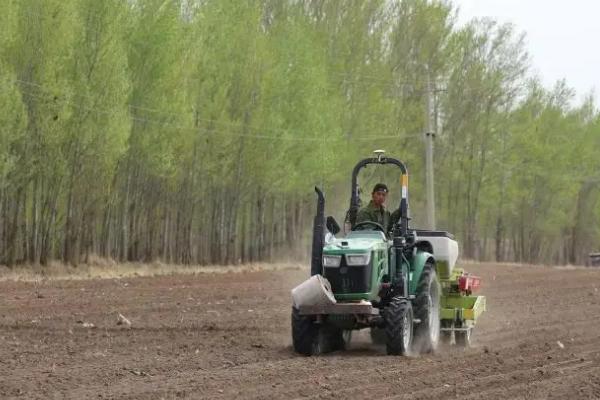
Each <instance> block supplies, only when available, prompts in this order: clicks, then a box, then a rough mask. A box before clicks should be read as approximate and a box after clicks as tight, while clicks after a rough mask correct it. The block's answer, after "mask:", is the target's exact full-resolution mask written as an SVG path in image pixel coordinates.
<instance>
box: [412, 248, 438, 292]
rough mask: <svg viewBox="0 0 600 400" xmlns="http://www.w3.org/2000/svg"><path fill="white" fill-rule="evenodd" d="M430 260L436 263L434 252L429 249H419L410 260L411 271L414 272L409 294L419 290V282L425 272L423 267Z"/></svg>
mask: <svg viewBox="0 0 600 400" xmlns="http://www.w3.org/2000/svg"><path fill="white" fill-rule="evenodd" d="M428 261H430V262H432V263H435V259H434V257H433V254H431V253H429V252H427V251H421V250H419V249H417V251H416V253H415V255H414V256H413V257H412V260H410V271H411V274H412V279H411V280H410V285H409V289H408V292H409V294H415V293H416V291H417V285H418V284H419V280H420V279H421V273H423V268H425V264H426V263H427V262H428Z"/></svg>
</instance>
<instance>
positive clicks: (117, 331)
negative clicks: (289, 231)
mask: <svg viewBox="0 0 600 400" xmlns="http://www.w3.org/2000/svg"><path fill="white" fill-rule="evenodd" d="M468 269H469V270H470V271H471V272H473V273H476V274H478V275H480V276H482V277H483V280H484V281H483V283H484V287H483V290H482V294H485V295H486V296H487V300H488V311H487V312H486V313H485V314H484V315H483V316H482V318H481V320H480V322H479V324H478V326H477V327H476V330H475V335H474V338H473V340H474V344H473V347H471V348H470V349H468V350H461V349H458V348H456V347H454V346H452V347H448V348H444V349H441V350H440V351H438V352H437V353H436V354H431V355H425V356H420V357H390V356H386V355H385V349H383V348H378V347H374V346H373V345H371V344H370V342H369V340H368V335H367V334H365V333H363V332H361V333H360V334H358V335H355V336H354V338H353V341H352V344H351V346H350V349H349V350H347V351H345V352H338V353H333V354H330V355H326V356H320V357H302V356H298V355H296V354H294V353H293V351H292V348H291V338H290V295H289V291H290V289H291V288H292V287H293V286H295V285H296V284H298V283H300V282H302V281H303V280H304V279H305V278H306V277H307V272H306V271H303V270H288V271H277V272H247V273H226V274H198V275H194V276H183V275H179V276H166V277H164V276H163V277H153V278H131V279H110V280H83V281H45V282H41V283H26V282H17V283H15V282H2V283H0V398H39V399H52V398H57V399H63V398H69V399H91V398H95V399H108V398H119V399H175V398H202V399H274V398H277V399H295V398H309V399H320V398H325V399H330V398H337V399H350V398H356V399H360V398H372V399H378V400H382V399H440V398H460V399H481V398H485V399H488V400H489V399H516V398H527V399H545V398H556V399H574V398H583V399H600V269H598V270H593V269H585V268H577V269H561V268H552V267H524V266H523V267H521V266H507V265H491V264H486V265H481V264H472V265H468ZM118 313H121V314H123V315H124V316H125V317H127V318H128V319H129V320H130V321H131V323H132V326H131V328H129V329H128V328H127V327H125V326H124V325H117V324H116V323H117V315H118ZM90 324H93V326H91V325H90Z"/></svg>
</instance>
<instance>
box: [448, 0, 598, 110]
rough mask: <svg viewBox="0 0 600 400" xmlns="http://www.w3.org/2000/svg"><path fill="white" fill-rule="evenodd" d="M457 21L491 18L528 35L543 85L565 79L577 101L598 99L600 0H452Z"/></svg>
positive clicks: (533, 59) (528, 43)
mask: <svg viewBox="0 0 600 400" xmlns="http://www.w3.org/2000/svg"><path fill="white" fill-rule="evenodd" d="M453 3H454V4H455V5H457V6H458V7H459V8H460V11H459V22H460V23H464V22H465V21H467V20H469V19H472V18H474V17H492V18H494V19H496V20H498V21H500V22H511V23H513V24H514V25H515V26H516V28H517V31H519V32H522V31H524V32H525V33H526V35H527V37H526V42H527V51H528V52H529V54H530V56H531V62H532V64H533V68H534V71H536V72H537V73H538V75H539V76H540V77H541V78H542V80H543V82H544V83H545V84H546V86H552V85H553V84H554V83H555V82H556V81H557V80H559V79H562V78H565V79H566V80H567V84H568V85H569V86H570V87H572V88H574V89H575V90H576V91H577V99H578V100H580V99H581V98H582V97H583V95H585V94H588V93H589V92H590V91H591V90H592V89H594V93H595V95H596V96H595V97H596V99H600V96H599V94H600V92H599V90H600V48H599V47H600V46H599V42H600V0H569V1H564V0H454V1H453Z"/></svg>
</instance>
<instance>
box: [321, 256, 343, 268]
mask: <svg viewBox="0 0 600 400" xmlns="http://www.w3.org/2000/svg"><path fill="white" fill-rule="evenodd" d="M341 261H342V256H323V266H324V267H339V266H340V262H341Z"/></svg>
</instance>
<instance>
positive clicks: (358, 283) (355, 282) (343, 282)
mask: <svg viewBox="0 0 600 400" xmlns="http://www.w3.org/2000/svg"><path fill="white" fill-rule="evenodd" d="M324 275H325V278H327V280H328V281H329V283H331V290H332V291H333V293H334V294H350V293H368V292H370V291H371V265H370V264H369V265H360V266H353V267H349V266H348V265H346V260H345V258H344V257H342V260H341V264H340V266H339V267H325V268H324Z"/></svg>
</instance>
